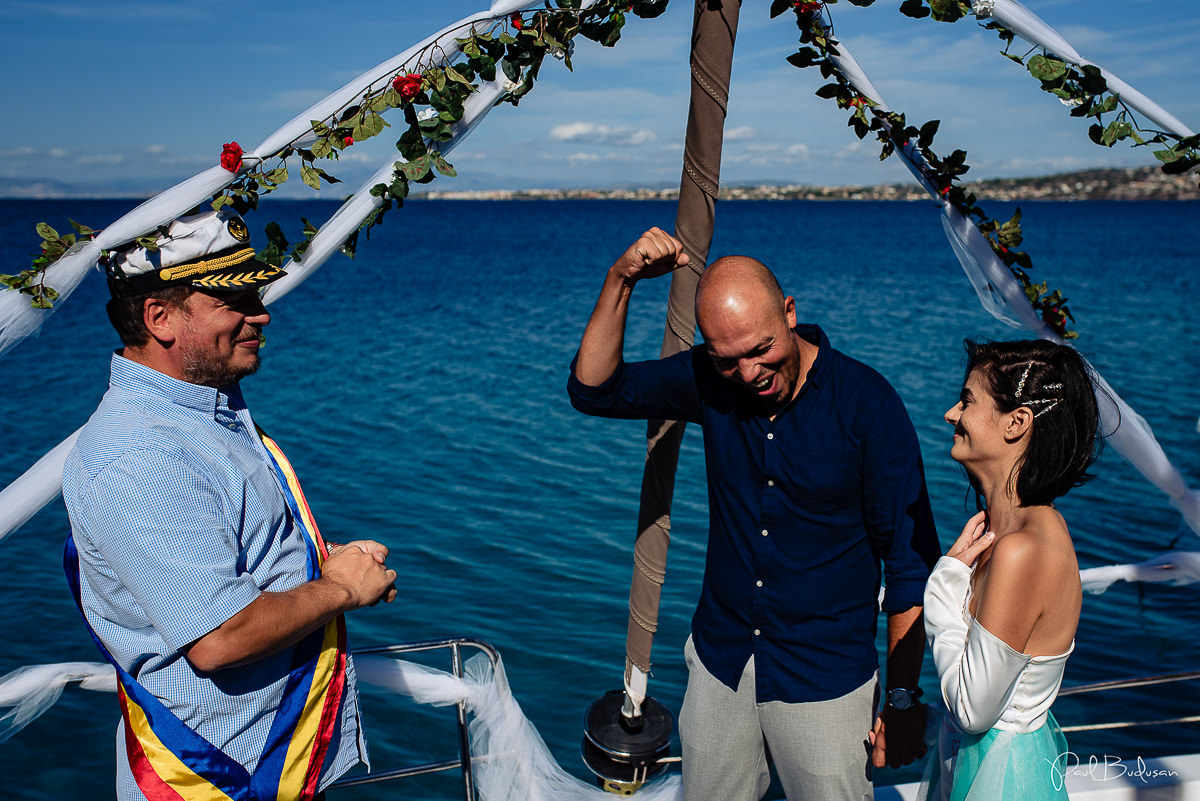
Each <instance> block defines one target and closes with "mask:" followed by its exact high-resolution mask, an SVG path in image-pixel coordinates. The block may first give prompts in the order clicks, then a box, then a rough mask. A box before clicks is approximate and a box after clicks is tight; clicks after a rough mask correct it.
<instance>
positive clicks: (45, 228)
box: [34, 222, 58, 241]
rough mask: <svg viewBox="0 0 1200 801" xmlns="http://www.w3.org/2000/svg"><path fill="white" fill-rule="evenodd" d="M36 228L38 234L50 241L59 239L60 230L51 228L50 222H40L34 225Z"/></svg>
mask: <svg viewBox="0 0 1200 801" xmlns="http://www.w3.org/2000/svg"><path fill="white" fill-rule="evenodd" d="M34 230H35V231H37V232H38V236H40V237H41V238H42V239H45V240H48V241H49V240H54V239H58V231H55V230H54V229H53V228H51V227H50V226H49V225H48V224H46V223H44V222H40V223H38V224H37V225H36V226H34Z"/></svg>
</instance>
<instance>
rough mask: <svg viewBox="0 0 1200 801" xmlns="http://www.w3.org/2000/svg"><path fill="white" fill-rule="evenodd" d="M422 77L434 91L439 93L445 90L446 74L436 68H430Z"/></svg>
mask: <svg viewBox="0 0 1200 801" xmlns="http://www.w3.org/2000/svg"><path fill="white" fill-rule="evenodd" d="M422 75H423V77H424V78H425V80H426V81H428V82H429V84H430V85H431V86H432V87H433V88H434V90H436V91H438V92H440V91H442V90H443V89H445V88H446V74H445V73H444V72H442V71H441V70H440V69H438V68H437V67H430V68H429V69H427V70H425V72H424V73H422Z"/></svg>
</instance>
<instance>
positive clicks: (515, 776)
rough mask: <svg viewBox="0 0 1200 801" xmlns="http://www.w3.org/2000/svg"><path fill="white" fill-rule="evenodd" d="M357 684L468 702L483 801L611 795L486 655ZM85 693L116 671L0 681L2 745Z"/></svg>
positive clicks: (394, 667) (675, 783)
mask: <svg viewBox="0 0 1200 801" xmlns="http://www.w3.org/2000/svg"><path fill="white" fill-rule="evenodd" d="M354 665H355V670H356V672H357V674H358V679H359V682H360V683H363V684H370V685H373V686H376V687H381V688H383V689H386V690H390V691H392V692H394V693H398V694H400V695H405V696H409V697H411V698H412V699H413V700H414V701H415V702H417V703H419V704H429V705H433V706H450V705H454V704H458V703H465V705H466V708H467V711H468V712H469V713H470V714H471V720H470V724H469V730H470V740H471V763H472V776H473V777H474V780H475V788H476V791H477V794H478V797H479V799H480V800H481V801H549V800H550V799H553V801H605V800H606V799H611V798H612V795H611V794H610V793H608V792H606V791H605V790H603V789H602V788H600V787H598V786H595V785H592V784H588V783H587V782H584V781H582V780H580V779H578V778H576V777H575V776H572V775H571V774H569V773H567V772H566V771H565V770H563V769H562V767H560V766H559V764H558V763H557V762H556V761H555V760H554V757H553V756H552V755H551V754H550V750H549V749H548V748H547V747H546V744H545V742H543V740H542V738H541V736H540V735H539V734H538V732H537V729H536V728H534V726H533V724H532V723H530V722H529V720H528V719H527V718H526V717H525V714H524V713H523V712H522V711H521V706H520V704H518V703H517V700H516V699H515V698H514V697H513V695H512V692H511V691H510V689H509V686H508V680H507V679H506V678H505V675H504V665H503V663H502V662H497V663H496V666H495V669H494V670H493V667H492V662H491V660H490V659H488V657H487V655H486V654H478V655H476V656H473V657H471V658H470V659H468V660H467V662H466V664H465V665H464V668H463V673H464V677H463V678H461V679H460V678H458V677H457V676H454V675H452V674H450V673H446V672H444V671H440V670H435V669H433V668H430V667H427V666H425V665H420V664H417V663H415V662H407V661H404V660H399V659H393V658H389V657H382V656H357V657H355V660H354ZM72 681H75V682H80V686H81V687H83V688H84V689H91V690H106V691H108V692H115V691H116V688H117V681H116V674H115V671H114V670H113V668H112V667H111V666H110V665H106V664H103V663H99V662H66V663H62V664H57V665H33V666H30V667H24V668H20V669H19V670H16V671H14V672H12V673H10V674H8V675H7V676H4V677H3V678H0V710H3V709H5V708H8V710H9V711H8V712H6V713H5V714H3V715H2V716H0V742H2V741H3V740H6V739H8V737H10V736H12V735H13V734H14V733H16V732H17V731H19V730H20V729H21V728H22V727H23V726H25V725H26V724H27V723H29V722H30V721H32V720H33V719H35V718H36V717H37V716H38V715H40V714H42V713H43V712H45V711H46V710H47V709H49V708H50V707H51V706H53V704H54V702H55V701H56V700H58V697H59V695H60V694H61V692H62V689H63V687H64V686H65V685H66V684H67V683H68V682H72ZM638 798H641V799H644V801H677V800H678V799H681V798H683V790H682V783H681V782H680V779H679V776H678V774H671V775H668V776H664V777H662V778H659V779H656V780H654V781H651V782H649V783H647V784H646V785H644V786H643V787H642V788H641V789H640V790H638Z"/></svg>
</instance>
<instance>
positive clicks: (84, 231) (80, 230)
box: [67, 217, 96, 236]
mask: <svg viewBox="0 0 1200 801" xmlns="http://www.w3.org/2000/svg"><path fill="white" fill-rule="evenodd" d="M67 222H69V223H70V224H71V227H72V228H74V229H75V233H77V234H79V235H80V236H91V235H93V234H95V233H96V232H95V231H93V230H92V229H91V228H88V227H87V226H86V225H83V224H82V223H77V222H75V221H74V220H72V219H70V218H69V217H68V218H67Z"/></svg>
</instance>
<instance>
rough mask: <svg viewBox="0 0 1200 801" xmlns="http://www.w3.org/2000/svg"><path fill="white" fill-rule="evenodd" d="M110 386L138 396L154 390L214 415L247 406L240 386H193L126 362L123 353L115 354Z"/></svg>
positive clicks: (177, 401)
mask: <svg viewBox="0 0 1200 801" xmlns="http://www.w3.org/2000/svg"><path fill="white" fill-rule="evenodd" d="M109 384H110V386H114V387H119V388H121V389H127V390H130V391H132V392H138V393H141V392H144V391H145V390H150V391H151V392H152V393H153V394H155V395H158V396H160V397H163V398H166V399H167V400H168V401H170V402H172V403H176V404H178V405H180V406H185V407H187V408H189V409H196V410H197V411H201V412H207V413H208V414H213V413H214V412H215V411H216V410H217V409H234V410H237V409H239V408H241V407H243V406H244V402H243V400H242V390H241V388H240V387H239V386H238V385H237V384H234V385H233V386H231V387H223V388H221V389H214V388H212V387H202V386H200V385H199V384H190V383H188V382H187V381H180V380H179V379H177V378H171V376H169V375H167V374H166V373H161V372H159V371H158V370H155V369H153V368H151V367H147V366H146V365H144V364H141V363H140V362H135V361H133V360H131V359H126V358H125V357H124V356H122V355H121V354H120V353H113V357H112V377H111V379H110V381H109Z"/></svg>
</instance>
